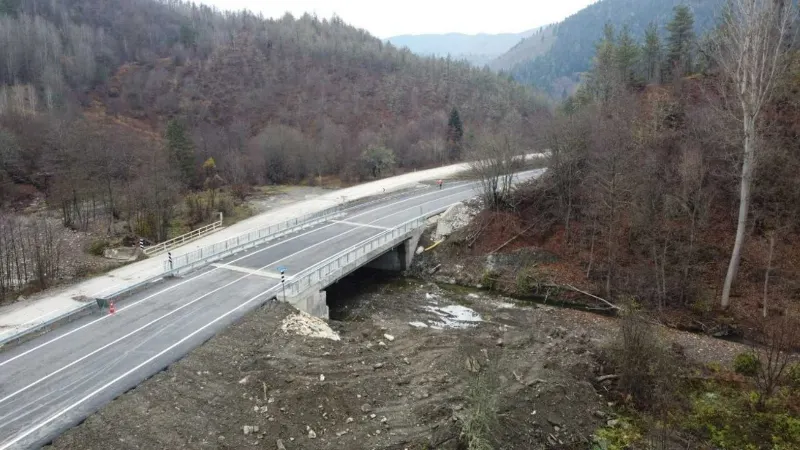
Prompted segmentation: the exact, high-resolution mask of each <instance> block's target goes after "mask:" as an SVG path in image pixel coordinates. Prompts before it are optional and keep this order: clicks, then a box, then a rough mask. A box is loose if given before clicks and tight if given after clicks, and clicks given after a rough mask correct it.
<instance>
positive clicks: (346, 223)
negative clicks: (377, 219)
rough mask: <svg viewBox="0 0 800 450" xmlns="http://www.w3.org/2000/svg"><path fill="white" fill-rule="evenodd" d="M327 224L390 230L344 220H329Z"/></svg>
mask: <svg viewBox="0 0 800 450" xmlns="http://www.w3.org/2000/svg"><path fill="white" fill-rule="evenodd" d="M328 222H331V223H340V224H342V225H352V226H354V227H367V228H375V229H376V230H384V231H385V230H391V228H389V227H381V226H378V225H369V224H366V223H356V222H348V221H346V220H329V221H328Z"/></svg>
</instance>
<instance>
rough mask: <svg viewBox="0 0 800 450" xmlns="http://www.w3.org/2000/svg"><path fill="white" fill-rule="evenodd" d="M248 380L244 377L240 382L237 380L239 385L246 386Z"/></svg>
mask: <svg viewBox="0 0 800 450" xmlns="http://www.w3.org/2000/svg"><path fill="white" fill-rule="evenodd" d="M198 375H199V372H198ZM248 378H249V377H244V378H242V379H241V380H239V384H247V380H248Z"/></svg>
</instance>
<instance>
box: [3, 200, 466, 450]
mask: <svg viewBox="0 0 800 450" xmlns="http://www.w3.org/2000/svg"><path fill="white" fill-rule="evenodd" d="M454 195H457V194H451V195H448V196H445V197H440V198H438V199H436V200H432V201H429V202H425V203H422V204H420V205H418V206H422V205H425V204H428V203H433V202H436V201H440V200H442V199H443V198H447V197H452V196H454ZM456 203H458V202H456ZM456 203H452V204H450V205H447V207H449V206H452V205H454V204H456ZM414 208H416V206H413V207H411V208H406V209H404V210H401V211H396V212H394V213H392V214H390V215H388V216H384V217H381V218H380V219H377V220H375V221H376V222H377V221H378V220H382V219H384V218H386V217H390V216H393V215H396V214H399V213H402V212H405V211H408V210H411V209H414ZM423 216H424V214H423V215H422V216H417V217H416V218H415V219H418V218H419V217H423ZM412 220H414V219H412ZM352 231H353V230H350V231H346V232H344V233H340V234H338V235H336V236H332V237H330V238H328V239H326V240H323V241H320V242H318V243H316V244H313V245H311V246H310V247H306V248H304V249H303V250H300V251H298V252H295V253H293V254H292V255H288V256H286V257H284V258H283V259H282V260H285V259H288V258H291V257H292V256H295V255H297V254H299V253H302V252H304V251H306V250H308V249H310V248H312V247H315V246H317V245H320V244H323V243H325V242H327V241H329V240H331V239H335V238H338V237H341V236H343V235H345V234H348V233H350V232H352ZM373 237H374V236H373ZM371 238H372V237H370V238H367V239H365V240H363V241H362V243H363V242H366V241H368V240H369V239H371ZM358 245H360V243H359V244H356V245H355V246H358ZM351 247H352V246H351ZM279 261H280V260H279ZM276 262H278V261H275V262H271V263H269V264H267V265H265V266H263V267H262V268H261V269H259V270H263V269H264V268H266V267H269V266H270V265H272V264H275V263H276ZM220 266H223V265H220ZM206 273H208V272H206ZM250 275H251V274H248V275H245V276H243V277H241V278H238V279H237V280H234V281H232V282H231V283H228V284H227V285H225V286H222V287H220V288H217V289H215V290H214V291H211V292H209V293H206V294H204V295H203V296H201V297H198V298H197V299H195V300H193V301H191V302H189V303H187V304H184V305H182V306H180V307H178V308H177V309H175V310H173V311H170V312H169V313H167V314H165V315H163V316H161V317H159V318H157V319H155V320H153V321H151V322H150V323H148V324H146V325H144V326H142V327H140V328H139V329H137V330H134V331H132V332H130V333H128V334H127V335H125V336H123V337H120V338H118V339H117V340H115V341H113V342H111V343H109V344H106V345H105V346H103V347H102V348H99V349H97V350H95V351H93V352H91V353H90V354H87V355H85V356H83V357H81V358H80V359H78V360H75V361H73V362H72V363H70V364H68V365H67V366H64V367H62V368H61V369H58V370H57V371H55V372H52V373H50V374H48V375H47V376H45V377H42V378H41V379H39V380H37V381H35V382H33V383H31V384H29V385H28V386H26V387H24V388H22V389H19V390H18V391H16V392H14V393H12V394H10V395H8V396H6V397H5V398H3V399H2V400H0V403H1V402H3V401H6V400H7V399H9V398H11V397H13V396H15V395H18V394H19V393H21V392H23V391H25V390H27V389H29V388H30V387H33V386H35V385H36V384H39V383H41V382H42V381H45V380H47V379H48V378H50V377H52V376H54V375H56V374H58V373H60V372H62V371H63V370H66V369H67V368H69V367H71V366H73V365H75V364H77V363H79V362H81V361H83V360H85V359H86V358H89V357H90V356H92V355H93V354H96V353H97V352H100V351H102V350H103V349H105V348H108V347H109V346H111V345H114V344H115V343H117V342H119V341H121V340H122V339H125V338H127V337H129V336H130V335H132V334H134V333H136V332H138V331H140V330H141V329H143V328H145V327H147V326H149V325H151V324H153V323H155V322H157V321H159V320H161V319H163V318H165V317H168V316H170V315H172V314H173V313H175V312H177V311H180V310H182V309H183V308H185V307H188V306H189V305H191V304H193V303H195V302H197V301H199V300H201V299H203V298H205V297H207V296H208V295H211V294H212V293H214V292H216V291H219V290H221V289H224V288H225V287H228V286H230V285H231V284H234V283H236V282H238V281H240V280H242V279H244V278H247V277H249V276H250ZM277 287H278V285H276V286H273V287H271V288H270V289H267V290H266V291H264V292H262V293H261V294H259V295H257V296H255V297H253V298H251V299H250V300H248V301H247V302H245V303H243V304H241V305H239V306H237V307H236V308H234V309H232V310H230V311H228V312H227V313H225V314H223V315H222V316H219V317H217V318H216V319H214V320H212V321H211V322H209V323H208V324H206V325H204V326H203V327H201V328H199V329H198V330H196V331H194V332H192V333H190V334H189V335H187V336H186V337H184V338H183V339H181V340H179V341H178V342H176V343H175V344H172V345H171V346H169V347H168V348H166V349H165V350H162V351H161V352H159V353H158V354H156V355H155V356H153V357H151V358H149V359H148V360H147V361H145V362H143V363H141V364H139V365H137V366H136V367H134V368H133V369H130V370H128V371H127V372H125V373H124V374H122V375H120V376H118V377H117V378H115V379H114V380H112V381H111V382H109V383H106V384H105V385H103V386H101V387H100V388H98V389H96V390H94V391H92V392H91V393H89V394H88V395H86V396H85V397H83V398H82V399H81V400H79V401H78V402H76V403H74V404H72V405H70V406H68V407H66V408H64V409H63V410H61V411H59V412H58V413H56V414H55V415H53V416H51V417H50V418H49V419H46V420H45V421H44V422H41V423H39V424H38V425H36V426H34V427H33V428H30V429H29V430H27V431H25V432H24V433H22V434H21V435H18V436H17V437H15V438H14V439H13V440H12V441H11V442H9V443H7V444H3V446H2V447H0V450H5V449H7V448H9V447H10V446H11V445H14V444H16V443H17V442H19V441H20V440H22V439H24V438H26V437H27V436H29V435H30V434H32V433H34V432H36V431H38V430H39V429H41V428H42V427H44V426H45V425H47V424H48V423H50V422H52V421H54V420H55V419H57V418H58V417H59V416H61V415H62V414H65V413H67V412H69V411H71V410H72V409H74V408H75V407H77V406H79V405H80V404H82V403H83V402H85V401H86V400H88V399H89V398H91V397H93V396H95V395H97V394H98V393H100V392H102V391H103V390H105V389H106V388H108V387H109V386H111V385H112V384H114V383H116V382H117V381H119V380H121V379H122V378H124V377H126V376H128V375H130V374H131V373H133V372H135V371H137V370H139V369H140V368H141V367H143V366H144V365H146V364H148V363H150V362H151V361H153V360H154V359H156V358H158V357H159V356H161V355H163V354H164V353H166V352H168V351H170V350H171V349H173V348H175V347H176V346H178V345H180V344H181V343H183V342H185V341H186V340H188V339H189V338H191V337H192V336H194V335H195V334H197V333H199V332H200V331H202V330H204V329H205V328H208V327H209V326H211V325H212V324H214V323H216V322H218V321H219V320H221V319H222V318H224V317H226V316H228V315H230V314H232V313H233V312H235V311H236V310H238V309H240V308H242V307H243V306H245V305H247V304H249V303H251V302H252V301H254V300H255V299H257V298H258V297H260V296H262V295H264V294H266V293H268V292H269V291H271V290H273V289H276V288H277ZM106 317H109V316H106Z"/></svg>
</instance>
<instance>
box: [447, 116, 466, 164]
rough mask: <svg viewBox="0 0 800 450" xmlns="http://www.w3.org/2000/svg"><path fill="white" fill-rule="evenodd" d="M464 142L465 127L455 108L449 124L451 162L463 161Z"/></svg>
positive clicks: (449, 155)
mask: <svg viewBox="0 0 800 450" xmlns="http://www.w3.org/2000/svg"><path fill="white" fill-rule="evenodd" d="M463 141H464V125H463V124H462V123H461V117H460V116H459V114H458V110H457V109H456V108H453V110H452V111H451V112H450V120H449V121H448V122H447V156H448V157H449V158H450V160H451V161H458V160H459V159H461V149H462V146H463Z"/></svg>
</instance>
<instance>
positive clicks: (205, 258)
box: [164, 205, 343, 276]
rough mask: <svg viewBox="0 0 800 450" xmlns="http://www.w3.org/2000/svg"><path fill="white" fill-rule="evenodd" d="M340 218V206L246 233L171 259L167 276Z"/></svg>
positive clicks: (165, 267) (166, 271)
mask: <svg viewBox="0 0 800 450" xmlns="http://www.w3.org/2000/svg"><path fill="white" fill-rule="evenodd" d="M341 214H343V213H342V206H341V205H337V206H334V207H331V208H327V209H324V210H322V211H317V212H315V213H310V214H306V215H303V216H300V217H297V218H294V219H289V220H287V221H285V222H281V223H277V224H274V225H269V226H265V227H262V228H258V229H256V230H253V231H249V232H247V233H242V234H240V235H238V236H234V237H232V238H229V239H226V240H224V241H221V242H217V243H215V244H211V245H207V246H205V247H201V248H199V249H197V250H193V251H191V252H188V253H184V254H182V255H178V256H172V255H170V256H171V259H168V260H166V261H164V273H165V275H167V276H168V275H177V274H178V273H180V272H182V271H186V270H192V269H195V268H197V267H198V266H201V265H205V264H207V263H209V262H211V261H215V260H218V259H221V258H224V257H225V256H228V255H231V254H233V253H238V252H240V251H242V250H246V249H248V248H251V247H255V246H257V245H261V244H263V243H265V242H269V241H271V240H274V239H277V238H279V237H282V236H285V235H287V234H291V233H294V232H296V231H299V230H303V229H305V228H308V227H310V226H313V225H316V224H318V223H320V222H322V221H325V220H329V219H331V218H333V217H337V216H339V215H341Z"/></svg>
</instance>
